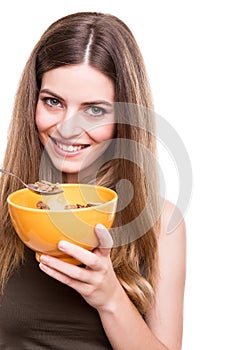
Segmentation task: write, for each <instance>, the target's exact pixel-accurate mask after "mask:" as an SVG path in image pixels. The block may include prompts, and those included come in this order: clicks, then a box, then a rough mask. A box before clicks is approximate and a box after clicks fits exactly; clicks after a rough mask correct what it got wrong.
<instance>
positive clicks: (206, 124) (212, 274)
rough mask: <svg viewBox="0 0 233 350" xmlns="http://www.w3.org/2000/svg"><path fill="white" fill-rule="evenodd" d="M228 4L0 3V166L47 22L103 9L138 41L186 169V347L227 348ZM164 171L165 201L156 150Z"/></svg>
mask: <svg viewBox="0 0 233 350" xmlns="http://www.w3.org/2000/svg"><path fill="white" fill-rule="evenodd" d="M152 4H153V8H152ZM230 5H231V1H226V0H221V1H215V0H212V1H208V0H196V1H187V0H186V1H185V0H183V1H181V0H176V1H173V0H163V1H157V0H155V1H153V2H152V1H147V0H144V1H141V2H138V3H137V2H136V3H135V2H134V1H132V2H130V1H125V0H124V1H121V0H118V1H114V2H113V1H101V0H99V1H85V0H81V1H74V0H63V1H62V0H61V1H58V0H56V1H53V0H50V1H44V0H40V1H31V2H29V1H28V2H27V1H24V0H21V1H10V0H8V1H7V2H3V1H2V2H1V4H0V40H1V54H0V70H1V71H0V77H1V79H0V101H1V103H0V163H1V162H2V158H3V152H4V149H5V144H6V134H7V127H8V123H9V119H10V114H11V108H12V102H13V98H14V93H15V90H16V86H17V82H18V79H19V76H20V73H21V71H22V69H23V66H24V64H25V61H26V59H27V58H28V56H29V54H30V52H31V50H32V48H33V46H34V44H35V43H36V41H37V40H38V39H39V37H40V35H41V34H42V32H43V31H44V30H45V29H46V28H47V26H48V25H49V24H51V23H52V22H53V21H54V20H56V19H58V18H59V17H62V16H64V15H66V14H70V13H72V12H76V11H80V10H84V11H86V10H90V11H101V12H109V13H112V14H115V15H117V16H118V17H120V18H121V19H122V20H123V21H125V22H126V23H127V24H128V25H129V27H130V28H131V29H132V31H133V33H134V34H135V37H136V39H137V41H138V43H139V46H140V47H141V50H142V53H143V55H144V58H145V61H146V64H147V69H148V73H149V76H150V81H151V85H152V89H153V94H154V100H155V107H156V112H157V113H158V114H159V115H161V116H162V117H163V118H165V119H166V120H167V121H168V122H169V123H170V124H171V125H172V126H173V128H175V129H176V131H177V133H178V134H179V135H180V137H181V139H182V140H183V142H184V144H185V147H186V149H187V151H188V153H189V157H190V159H191V162H192V168H193V176H194V185H193V194H192V199H191V203H190V205H189V207H188V210H187V211H186V212H185V219H186V223H187V247H188V252H187V258H188V261H187V283H186V293H185V312H184V341H183V350H197V349H198V350H206V349H212V350H213V349H230V348H231V349H232V348H233V339H232V335H231V333H232V315H233V307H232V305H233V303H232V296H233V287H232V286H233V283H232V282H231V280H232V269H233V261H232V246H231V242H232V239H231V238H232V237H231V236H232V234H233V231H232V224H231V218H232V208H231V205H230V203H231V197H232V184H231V180H232V178H233V177H232V175H233V174H232V170H231V169H232V167H231V169H230V162H231V161H232V158H231V157H230V154H231V151H232V142H231V133H232V132H231V126H230V121H231V119H232V117H233V114H232V109H233V108H232V90H233V68H232V66H233V50H232V33H233V20H232V17H233V16H232V15H233V13H232V9H231V6H230ZM161 165H162V168H163V169H164V175H165V179H166V187H167V197H168V198H169V199H170V200H172V201H173V202H176V199H177V198H176V197H177V193H178V192H177V191H178V189H177V186H178V179H177V174H176V169H175V165H174V162H173V160H172V159H169V155H167V154H166V152H165V151H164V150H162V149H161ZM181 185H182V184H181ZM171 292H172V291H171Z"/></svg>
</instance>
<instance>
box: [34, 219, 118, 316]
mask: <svg viewBox="0 0 233 350" xmlns="http://www.w3.org/2000/svg"><path fill="white" fill-rule="evenodd" d="M95 233H96V235H97V238H98V240H99V246H98V247H97V248H95V250H94V251H92V252H90V251H88V250H86V249H84V248H81V247H79V246H77V245H75V244H72V243H69V242H66V241H60V242H59V244H58V247H59V249H60V250H61V251H62V252H64V253H65V254H68V255H70V256H72V257H74V258H75V259H77V260H79V261H81V262H82V263H83V264H84V265H86V268H83V267H79V266H76V265H72V264H69V263H67V262H64V261H62V260H59V259H57V258H54V257H52V256H49V255H42V256H41V258H40V260H41V263H40V265H39V266H40V268H41V270H42V271H44V272H45V273H46V274H48V275H49V276H51V277H53V278H55V279H57V280H58V281H60V282H62V283H64V284H66V285H68V286H70V287H72V288H74V289H75V290H76V291H77V292H78V293H80V294H81V295H82V296H83V298H84V299H85V300H86V301H87V302H88V303H89V304H90V305H91V306H93V307H95V308H96V309H99V310H101V309H103V310H104V309H107V308H108V307H110V304H111V301H112V300H113V298H114V295H115V294H116V292H117V290H119V288H121V285H120V283H119V281H118V279H117V277H116V275H115V272H114V270H113V266H112V262H111V258H110V252H111V248H112V245H113V241H112V237H111V235H110V233H109V232H108V230H107V229H106V228H105V227H104V226H103V225H101V224H98V225H96V227H95Z"/></svg>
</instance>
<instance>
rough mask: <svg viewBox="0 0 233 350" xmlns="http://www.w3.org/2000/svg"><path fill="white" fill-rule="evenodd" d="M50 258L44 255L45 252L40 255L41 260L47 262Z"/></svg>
mask: <svg viewBox="0 0 233 350" xmlns="http://www.w3.org/2000/svg"><path fill="white" fill-rule="evenodd" d="M48 260H49V258H48V256H46V255H43V254H42V255H41V256H40V261H41V262H44V263H46V262H48Z"/></svg>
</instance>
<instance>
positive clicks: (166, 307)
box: [148, 201, 186, 350]
mask: <svg viewBox="0 0 233 350" xmlns="http://www.w3.org/2000/svg"><path fill="white" fill-rule="evenodd" d="M158 253H159V280H158V283H157V287H156V304H155V305H154V307H153V308H152V309H151V312H150V313H149V315H148V316H149V317H148V325H149V327H150V328H151V330H152V332H154V334H155V335H156V336H157V337H158V338H159V339H160V340H161V341H162V342H163V343H164V344H165V345H166V346H167V347H168V348H169V349H174V350H178V349H181V344H182V330H183V302H184V287H185V270H186V228H185V222H184V218H183V216H182V214H181V211H180V210H179V209H178V208H177V207H176V206H175V205H174V204H173V203H171V202H169V201H164V203H163V208H162V214H161V229H160V235H159V238H158Z"/></svg>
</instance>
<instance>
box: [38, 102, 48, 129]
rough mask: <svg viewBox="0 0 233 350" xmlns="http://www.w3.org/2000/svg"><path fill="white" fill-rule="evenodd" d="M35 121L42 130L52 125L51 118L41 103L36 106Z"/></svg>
mask: <svg viewBox="0 0 233 350" xmlns="http://www.w3.org/2000/svg"><path fill="white" fill-rule="evenodd" d="M35 122H36V126H37V128H38V130H39V131H40V132H43V131H46V130H47V129H49V128H50V127H51V118H47V116H46V113H45V111H44V109H43V108H42V107H41V106H40V105H38V106H37V107H36V116H35Z"/></svg>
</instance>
